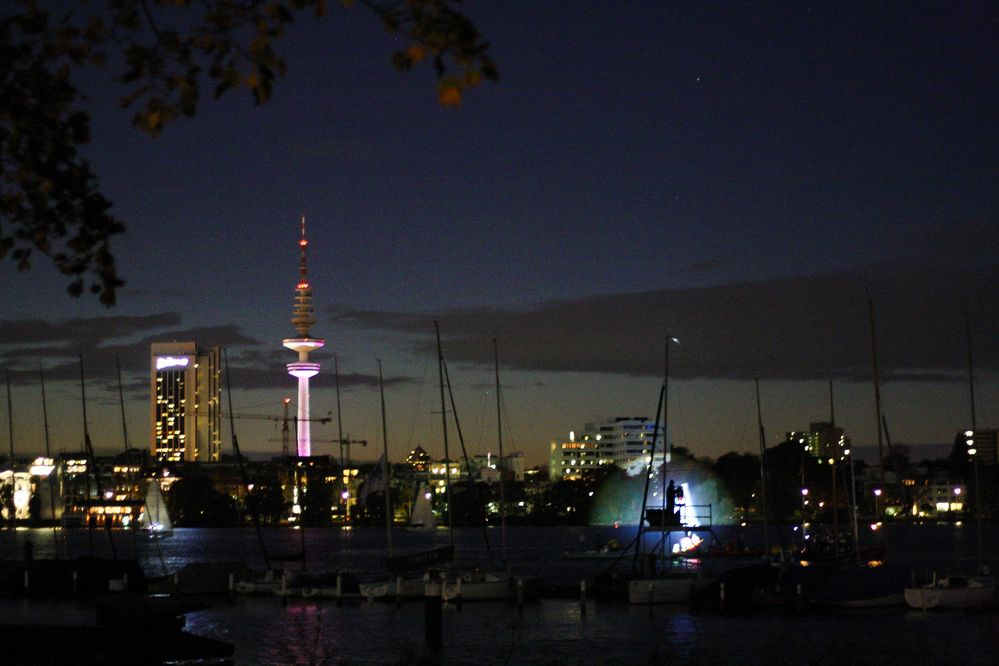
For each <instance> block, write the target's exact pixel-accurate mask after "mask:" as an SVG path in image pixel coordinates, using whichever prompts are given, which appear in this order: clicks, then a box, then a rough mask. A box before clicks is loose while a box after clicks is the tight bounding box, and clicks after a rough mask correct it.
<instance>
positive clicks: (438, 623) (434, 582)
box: [423, 571, 444, 650]
mask: <svg viewBox="0 0 999 666" xmlns="http://www.w3.org/2000/svg"><path fill="white" fill-rule="evenodd" d="M423 619H424V625H425V635H426V642H427V647H428V648H430V649H431V650H439V649H441V646H442V645H444V640H443V636H442V634H443V623H444V607H443V600H442V599H441V581H440V579H438V578H437V573H436V572H434V571H431V572H430V577H429V580H428V581H427V584H426V585H424V586H423Z"/></svg>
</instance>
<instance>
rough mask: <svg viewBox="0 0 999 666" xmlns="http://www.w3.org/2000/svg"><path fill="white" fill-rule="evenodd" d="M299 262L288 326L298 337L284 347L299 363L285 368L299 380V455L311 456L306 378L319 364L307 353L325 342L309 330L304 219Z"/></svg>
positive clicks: (311, 318) (309, 293) (310, 312)
mask: <svg viewBox="0 0 999 666" xmlns="http://www.w3.org/2000/svg"><path fill="white" fill-rule="evenodd" d="M298 246H299V250H300V253H301V259H300V262H299V266H298V274H299V275H298V284H297V285H296V286H295V307H294V308H293V309H292V312H291V325H292V326H294V327H295V331H296V332H297V333H298V337H297V338H287V339H286V340H284V341H283V344H284V346H285V347H286V348H287V349H290V350H291V351H293V352H296V353H297V354H298V361H296V362H295V363H289V364H288V366H287V367H288V374H289V375H291V376H292V377H295V378H296V379H297V380H298V419H297V425H298V455H299V457H308V456H311V455H312V436H311V428H310V427H309V426H310V424H311V420H310V419H309V378H310V377H315V376H316V375H318V374H319V364H318V363H316V362H314V361H310V360H309V352H313V351H316V350H317V349H320V348H322V347H323V346H324V345H325V344H326V341H325V340H323V339H322V338H314V337H312V336H311V335H310V334H309V328H310V327H311V326H312V325H313V324H315V323H316V317H315V314H314V312H313V308H312V287H311V286H310V285H309V274H308V265H307V264H306V250H307V249H308V247H309V241H308V240H306V238H305V216H304V215H303V216H302V236H301V238H300V239H299V241H298Z"/></svg>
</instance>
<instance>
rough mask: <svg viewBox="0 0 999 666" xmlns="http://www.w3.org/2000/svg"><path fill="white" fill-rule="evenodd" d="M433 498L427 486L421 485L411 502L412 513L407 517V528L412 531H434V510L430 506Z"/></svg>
mask: <svg viewBox="0 0 999 666" xmlns="http://www.w3.org/2000/svg"><path fill="white" fill-rule="evenodd" d="M432 497H433V495H431V493H430V488H428V487H427V484H425V483H421V484H420V489H419V490H418V491H417V493H416V500H415V501H414V502H413V512H412V513H411V514H410V515H409V527H410V528H411V529H414V530H426V531H431V530H434V529H436V527H437V525H436V523H435V521H434V510H433V508H432V507H431V506H430V500H431V498H432Z"/></svg>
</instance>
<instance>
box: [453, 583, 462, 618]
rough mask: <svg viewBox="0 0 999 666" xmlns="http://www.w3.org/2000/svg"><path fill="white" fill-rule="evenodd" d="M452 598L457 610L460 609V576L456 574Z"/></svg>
mask: <svg viewBox="0 0 999 666" xmlns="http://www.w3.org/2000/svg"><path fill="white" fill-rule="evenodd" d="M454 600H455V604H456V605H457V607H458V610H461V576H458V580H457V582H456V583H455V586H454Z"/></svg>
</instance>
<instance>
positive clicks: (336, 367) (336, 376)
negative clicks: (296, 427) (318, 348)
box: [333, 354, 346, 474]
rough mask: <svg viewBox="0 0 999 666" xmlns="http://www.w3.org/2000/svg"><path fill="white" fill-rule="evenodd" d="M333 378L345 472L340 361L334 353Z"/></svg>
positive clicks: (338, 438)
mask: <svg viewBox="0 0 999 666" xmlns="http://www.w3.org/2000/svg"><path fill="white" fill-rule="evenodd" d="M333 378H334V381H335V382H336V432H337V435H336V436H337V441H338V442H340V472H341V474H342V473H343V469H344V463H345V462H346V461H345V460H344V457H343V445H344V444H345V442H344V441H343V419H342V418H340V361H339V360H338V359H337V355H336V354H333Z"/></svg>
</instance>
